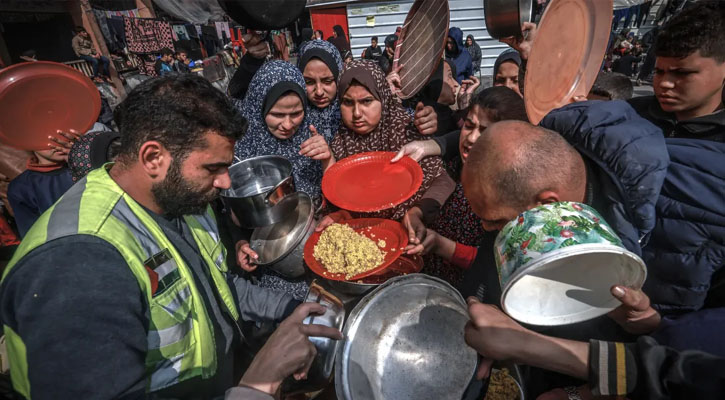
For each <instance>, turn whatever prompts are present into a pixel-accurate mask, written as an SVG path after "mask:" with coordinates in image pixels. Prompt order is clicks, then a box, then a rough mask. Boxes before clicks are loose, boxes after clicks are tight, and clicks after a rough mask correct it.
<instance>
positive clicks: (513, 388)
mask: <svg viewBox="0 0 725 400" xmlns="http://www.w3.org/2000/svg"><path fill="white" fill-rule="evenodd" d="M520 394H521V392H519V386H518V384H517V383H516V380H515V379H514V378H513V377H512V376H511V375H510V374H509V370H508V369H507V368H502V369H501V370H496V369H495V370H493V371H492V372H491V378H490V381H489V383H488V392H486V397H485V400H518V399H519V397H520Z"/></svg>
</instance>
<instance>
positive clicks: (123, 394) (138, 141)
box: [0, 74, 341, 399]
mask: <svg viewBox="0 0 725 400" xmlns="http://www.w3.org/2000/svg"><path fill="white" fill-rule="evenodd" d="M119 108H120V109H119V110H118V114H117V119H118V121H117V122H118V123H119V126H120V128H121V149H120V153H119V156H118V158H117V161H116V163H115V164H108V165H106V166H104V167H102V168H100V169H98V170H95V171H93V172H91V173H90V174H89V175H88V176H86V177H85V178H84V179H83V180H81V181H79V182H78V183H77V184H76V185H74V186H73V187H72V188H71V189H70V190H69V191H68V192H67V193H66V194H65V195H64V196H63V197H62V198H61V199H60V200H59V201H58V202H57V203H56V204H55V205H54V206H53V207H51V208H50V209H49V210H48V211H47V212H46V213H44V214H43V215H42V216H41V217H40V219H39V220H38V221H37V222H36V223H35V225H33V227H32V228H31V230H30V231H29V232H28V234H27V236H26V237H25V239H24V240H23V242H22V243H21V245H20V247H19V248H18V250H17V253H16V254H15V256H14V258H13V259H12V260H11V262H10V264H9V265H8V266H7V268H6V269H5V271H3V277H2V283H1V284H0V320H2V324H3V331H4V334H5V338H6V342H7V347H8V358H9V361H10V372H11V378H12V383H13V388H14V390H15V391H16V392H18V393H19V394H20V395H22V396H23V397H25V398H27V399H30V398H56V399H91V398H94V399H96V398H98V399H110V398H195V399H196V398H219V397H222V396H224V397H225V398H228V399H241V398H244V399H266V398H269V397H270V396H273V395H275V394H276V392H277V391H278V390H279V387H280V385H281V382H282V380H283V379H285V378H286V377H287V376H294V377H295V378H296V379H303V378H305V376H306V371H307V369H309V366H310V364H311V362H312V359H313V357H314V354H315V350H314V346H313V345H312V343H311V342H310V341H309V340H308V336H326V337H331V338H334V339H340V338H341V333H340V332H339V331H337V330H335V329H331V328H328V327H324V326H318V325H303V324H302V321H303V319H304V318H305V317H307V315H309V314H310V313H320V312H324V307H322V306H320V305H318V304H312V303H305V304H302V305H300V303H299V302H298V301H296V300H294V299H293V298H292V297H291V296H289V295H287V294H284V293H278V292H272V291H268V290H266V289H263V288H260V287H258V286H254V285H251V284H250V283H249V282H248V281H246V280H244V279H241V278H239V277H237V276H236V275H233V274H230V273H229V271H228V268H227V265H226V261H225V259H226V251H225V248H224V246H223V245H222V243H221V240H220V237H219V231H218V229H217V224H216V219H215V215H214V212H213V211H212V210H211V208H210V206H209V202H210V201H212V200H214V199H215V198H216V197H217V196H218V194H219V191H220V190H222V189H226V188H228V187H229V186H230V177H229V173H228V167H229V166H230V165H231V163H232V159H233V148H234V144H235V140H236V139H237V138H238V137H239V136H240V135H241V134H242V133H243V132H244V129H245V126H246V121H244V120H243V118H241V117H240V116H238V114H237V113H236V112H235V110H234V108H233V107H232V105H231V104H230V103H229V101H228V100H227V98H226V97H225V96H224V94H222V93H221V92H219V91H218V90H216V89H215V88H214V87H212V86H211V84H210V83H209V82H207V81H205V80H204V79H202V78H200V77H198V76H196V75H193V74H192V75H178V76H167V77H162V78H157V79H152V80H148V81H146V82H144V83H142V84H141V85H139V86H138V87H137V88H136V89H134V90H133V91H132V92H131V93H130V94H129V96H128V98H127V99H126V100H125V101H124V102H123V103H122V104H121V105H119ZM243 321H254V322H260V323H262V322H280V321H282V322H281V324H280V325H279V326H278V328H277V330H276V331H275V333H273V334H272V336H271V337H270V339H269V340H268V341H267V343H266V344H265V345H264V347H263V348H262V349H261V350H260V351H259V353H258V354H257V356H256V357H255V358H254V360H253V361H252V363H251V365H250V366H249V367H248V368H247V370H246V371H245V372H244V374H243V376H242V377H241V379H240V378H239V375H241V373H240V374H235V362H234V361H235V358H234V354H235V352H234V350H235V347H237V346H238V345H239V344H240V342H241V340H242V337H241V336H242V335H241V328H240V324H241V323H242V322H243Z"/></svg>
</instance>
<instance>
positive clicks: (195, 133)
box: [114, 74, 247, 161]
mask: <svg viewBox="0 0 725 400" xmlns="http://www.w3.org/2000/svg"><path fill="white" fill-rule="evenodd" d="M114 119H115V120H116V123H117V124H118V125H119V127H120V131H121V146H120V148H119V149H118V153H119V159H121V160H123V161H135V160H136V159H137V157H138V152H139V150H140V149H141V146H142V145H143V144H144V143H146V142H148V141H152V140H153V141H158V142H159V143H161V144H162V145H163V146H164V147H166V149H167V150H169V152H170V153H171V156H172V157H174V159H175V160H178V161H183V160H184V159H186V157H187V156H188V155H189V153H190V152H191V151H193V150H194V149H198V148H202V147H203V146H204V144H205V139H204V135H205V134H206V133H208V132H214V133H216V134H218V135H221V136H223V137H227V138H230V139H235V140H236V139H238V138H239V137H241V135H242V134H243V133H244V131H245V130H246V127H247V122H246V120H245V119H244V118H243V117H242V116H241V115H240V114H239V113H238V112H237V110H236V109H235V108H234V106H232V104H231V102H230V101H229V99H227V97H226V96H225V95H224V94H223V93H222V92H220V91H219V90H217V89H216V88H214V86H212V85H211V83H209V81H207V80H206V79H204V78H202V77H200V76H197V75H194V74H182V75H178V74H171V75H168V76H163V77H160V78H154V79H149V80H147V81H144V82H142V83H141V84H140V85H138V86H137V87H136V88H135V89H133V90H132V91H131V93H129V95H128V97H126V99H125V100H124V101H123V102H122V103H121V104H120V105H119V106H118V107H117V109H116V111H115V112H114Z"/></svg>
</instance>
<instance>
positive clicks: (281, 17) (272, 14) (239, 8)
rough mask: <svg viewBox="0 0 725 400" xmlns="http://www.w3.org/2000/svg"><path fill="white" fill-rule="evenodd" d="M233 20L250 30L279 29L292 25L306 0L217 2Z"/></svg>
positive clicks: (234, 0)
mask: <svg viewBox="0 0 725 400" xmlns="http://www.w3.org/2000/svg"><path fill="white" fill-rule="evenodd" d="M218 2H219V6H221V8H223V9H224V11H225V12H226V13H227V15H229V16H230V17H231V18H232V19H233V20H235V21H237V22H238V23H240V24H241V25H243V26H244V27H246V28H250V29H258V30H265V31H266V30H270V29H280V28H284V27H285V26H287V25H289V24H291V23H293V22H294V21H295V20H296V19H297V18H298V17H299V16H300V15H302V12H303V11H304V10H305V5H306V4H307V1H306V0H265V1H251V0H218Z"/></svg>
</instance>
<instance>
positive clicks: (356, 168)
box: [322, 151, 423, 212]
mask: <svg viewBox="0 0 725 400" xmlns="http://www.w3.org/2000/svg"><path fill="white" fill-rule="evenodd" d="M393 157H395V153H392V152H385V151H375V152H370V153H360V154H356V155H354V156H351V157H347V158H344V159H342V160H340V161H338V162H337V163H335V164H334V165H333V166H332V167H330V169H329V170H327V172H325V175H324V176H323V177H322V193H323V194H324V195H325V197H326V198H327V200H329V201H330V202H331V203H332V204H334V205H336V206H338V207H340V208H342V209H344V210H349V211H356V212H373V211H380V210H386V209H388V208H393V207H395V206H397V205H398V204H401V203H403V202H405V201H406V200H408V199H409V198H411V197H413V195H415V193H416V192H417V191H418V189H419V188H420V185H421V184H422V183H423V170H422V169H421V168H420V165H418V163H417V162H415V161H414V160H413V159H412V158H410V157H407V156H406V157H403V158H402V159H401V160H400V161H398V162H396V163H391V162H390V160H392V159H393Z"/></svg>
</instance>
